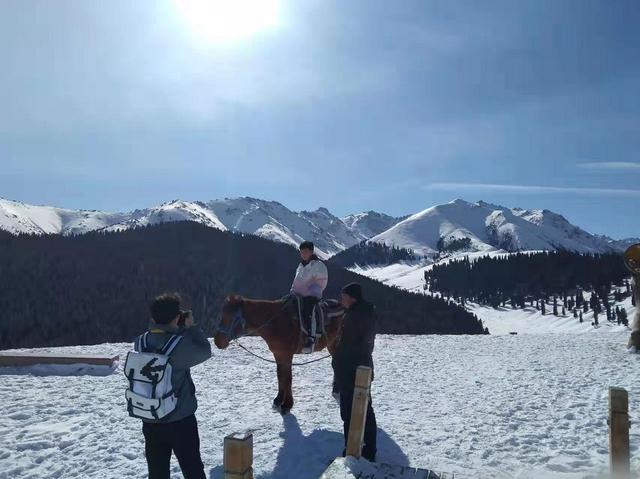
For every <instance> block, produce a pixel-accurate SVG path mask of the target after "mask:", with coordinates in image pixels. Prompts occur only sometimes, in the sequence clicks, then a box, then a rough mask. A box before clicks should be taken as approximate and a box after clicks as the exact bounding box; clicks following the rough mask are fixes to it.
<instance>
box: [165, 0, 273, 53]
mask: <svg viewBox="0 0 640 479" xmlns="http://www.w3.org/2000/svg"><path fill="white" fill-rule="evenodd" d="M174 5H175V9H176V11H177V13H178V15H179V17H180V18H181V20H182V21H183V22H184V24H185V27H186V28H187V29H188V31H189V33H190V34H192V35H193V36H195V37H197V38H198V39H199V40H200V41H203V42H206V43H221V42H230V41H234V40H239V39H242V38H246V37H250V36H252V35H254V34H256V33H260V32H263V31H266V30H270V29H273V28H274V27H277V26H278V23H279V20H280V13H281V12H280V7H281V5H280V0H174Z"/></svg>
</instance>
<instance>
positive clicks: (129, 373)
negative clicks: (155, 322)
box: [124, 331, 182, 420]
mask: <svg viewBox="0 0 640 479" xmlns="http://www.w3.org/2000/svg"><path fill="white" fill-rule="evenodd" d="M148 335H149V332H148V331H147V332H146V333H144V334H143V335H142V336H140V337H138V339H137V340H136V342H135V345H134V349H135V350H134V351H130V352H129V354H127V360H126V362H125V364H124V374H125V376H126V377H127V379H128V380H129V388H128V389H127V391H126V392H125V398H126V399H127V410H128V412H129V416H131V417H136V418H139V419H155V420H160V419H163V418H165V417H167V416H168V415H169V414H171V413H172V412H173V411H174V409H175V408H176V405H177V403H178V396H177V394H176V393H175V392H174V390H173V386H172V384H171V370H172V368H171V364H170V363H169V359H170V358H171V353H173V351H174V350H175V348H176V346H177V345H178V343H179V342H180V340H181V339H182V336H180V335H177V334H174V335H172V336H171V337H170V338H169V339H168V340H167V342H166V343H165V345H164V346H163V347H162V349H161V350H160V351H159V352H157V353H151V352H146V350H147V336H148Z"/></svg>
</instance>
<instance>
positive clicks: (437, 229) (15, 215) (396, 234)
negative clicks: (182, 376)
mask: <svg viewBox="0 0 640 479" xmlns="http://www.w3.org/2000/svg"><path fill="white" fill-rule="evenodd" d="M174 221H193V222H197V223H201V224H204V225H206V226H208V227H211V228H215V229H219V230H221V231H227V230H228V231H233V232H238V233H245V234H253V235H257V236H260V237H263V238H267V239H270V240H273V241H278V242H282V243H286V244H290V245H293V246H296V245H297V244H299V243H300V242H301V241H303V240H311V241H313V242H314V243H315V244H316V248H317V250H318V254H319V255H320V256H322V257H325V258H328V257H331V256H333V255H334V254H336V253H339V252H340V251H344V250H346V249H348V248H350V247H352V246H354V245H357V244H359V243H361V242H362V241H375V242H382V243H385V244H388V245H389V246H398V247H401V248H408V249H411V250H413V251H415V252H416V253H417V254H419V255H427V256H428V255H433V254H436V253H437V252H438V251H439V247H438V245H439V242H440V247H445V248H449V249H451V248H453V249H454V250H455V248H459V247H461V246H462V247H464V248H466V249H468V250H470V251H496V250H505V251H522V250H529V249H534V250H535V249H543V250H545V249H546V250H551V249H571V250H574V251H579V252H584V253H589V252H591V253H593V252H608V251H623V250H624V249H626V247H628V246H629V245H630V244H633V243H636V242H640V239H637V238H625V239H619V240H617V239H612V238H610V237H608V236H603V235H593V234H591V233H588V232H587V231H585V230H583V229H581V228H579V227H578V226H575V225H573V224H571V223H570V222H569V221H568V220H567V219H566V218H565V217H564V216H562V215H560V214H558V213H554V212H552V211H550V210H546V209H544V210H535V209H533V210H532V209H522V208H507V207H504V206H501V205H496V204H492V203H488V202H484V201H478V202H477V203H470V202H468V201H466V200H463V199H455V200H453V201H451V202H449V203H444V204H441V205H434V206H432V207H430V208H427V209H425V210H422V211H419V212H417V213H414V214H413V215H406V216H401V217H394V216H391V215H387V214H385V213H380V212H376V211H372V210H369V211H364V212H361V213H355V214H350V215H347V216H344V217H342V218H340V217H338V216H335V215H333V214H332V213H331V212H330V211H329V209H327V208H326V207H319V208H318V209H316V210H314V211H307V210H302V211H299V212H296V211H292V210H290V209H289V208H287V207H286V206H285V205H283V204H282V203H280V202H277V201H269V200H262V199H259V198H253V197H250V196H244V197H237V198H224V199H214V200H210V201H184V200H179V199H176V200H171V201H167V202H164V203H162V204H160V205H158V206H153V207H150V208H142V209H135V210H133V211H129V212H116V213H108V212H104V211H99V210H74V209H67V208H57V207H53V206H38V205H30V204H27V203H22V202H18V201H13V200H8V199H4V198H0V229H2V230H5V231H8V232H10V233H13V234H62V235H76V234H83V233H87V232H89V231H118V230H126V229H131V228H137V227H143V226H147V225H154V224H158V223H164V222H174Z"/></svg>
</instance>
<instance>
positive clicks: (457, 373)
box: [0, 332, 640, 479]
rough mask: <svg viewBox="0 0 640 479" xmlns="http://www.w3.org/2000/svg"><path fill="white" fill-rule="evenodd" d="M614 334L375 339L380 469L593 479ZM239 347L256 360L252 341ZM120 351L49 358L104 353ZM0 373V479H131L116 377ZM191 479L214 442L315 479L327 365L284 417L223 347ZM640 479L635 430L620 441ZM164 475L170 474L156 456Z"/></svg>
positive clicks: (621, 354)
mask: <svg viewBox="0 0 640 479" xmlns="http://www.w3.org/2000/svg"><path fill="white" fill-rule="evenodd" d="M627 337H628V335H627V334H626V333H621V332H617V333H616V332H611V333H609V334H582V335H567V334H548V335H518V336H438V335H436V336H378V338H377V339H376V348H375V350H374V361H375V366H376V378H375V381H374V382H373V386H372V396H373V405H374V408H375V411H376V415H377V420H378V428H379V429H378V458H379V460H380V461H381V462H387V463H393V464H398V465H412V466H414V467H421V468H431V469H434V470H437V471H447V472H450V473H455V475H456V477H492V478H501V479H509V478H519V479H529V478H557V479H569V478H578V477H592V478H595V477H603V476H604V475H606V473H607V472H608V427H607V421H606V413H607V391H608V387H609V386H619V387H624V388H626V389H627V390H628V391H629V409H630V411H638V408H639V407H640V384H639V383H638V381H637V377H638V373H637V368H638V361H637V360H638V358H637V357H635V356H632V355H630V354H629V353H627V352H626V351H625V348H624V346H625V343H626V341H627ZM242 342H243V345H244V346H246V347H248V348H249V349H250V350H252V351H254V352H256V353H258V354H261V355H268V354H269V351H268V349H267V348H266V345H265V344H264V342H263V341H262V340H261V339H260V338H245V339H243V340H242ZM130 347H131V346H130V345H128V344H102V345H95V346H75V347H68V348H57V349H55V351H57V352H60V351H65V352H71V353H75V354H112V353H113V354H120V355H121V358H124V357H125V355H126V352H127V351H128V350H129V349H130ZM18 372H19V371H15V370H13V371H12V370H8V371H7V370H1V369H0V390H1V391H2V406H1V411H2V414H0V431H2V439H3V442H2V450H0V478H3V479H27V478H36V477H37V478H40V479H48V478H64V479H73V478H104V479H112V478H114V479H115V478H123V477H142V476H143V475H144V473H145V471H146V463H145V458H144V445H143V437H142V431H141V427H140V421H138V420H135V419H132V418H129V417H128V415H127V411H126V404H125V401H124V389H125V388H126V380H125V377H124V375H123V373H122V365H120V367H119V369H118V371H117V372H116V373H114V374H111V375H109V376H102V377H96V376H66V377H61V376H44V377H43V376H37V375H28V374H26V375H25V374H23V375H19V374H17V373H18ZM193 380H194V382H195V384H196V387H197V390H198V402H199V409H198V411H197V413H196V415H197V417H198V421H199V425H200V439H201V451H202V458H203V462H204V464H205V468H206V473H207V477H212V478H219V477H222V474H223V471H222V441H223V438H224V436H225V435H227V434H230V433H233V432H235V431H246V430H251V431H253V434H254V474H255V477H256V479H267V478H269V479H292V478H296V479H315V478H317V477H320V475H321V473H322V470H323V469H324V468H326V467H327V465H328V464H329V462H330V461H331V460H332V459H333V458H335V457H336V456H338V455H339V454H340V453H341V451H342V444H343V443H342V441H343V436H342V422H341V421H340V411H339V408H338V406H337V404H336V403H335V402H334V401H333V399H332V398H331V395H330V394H331V380H332V372H331V363H330V361H326V360H325V361H321V362H318V363H316V364H314V365H311V366H307V367H302V368H296V369H295V371H294V380H293V392H294V395H295V399H296V404H295V406H294V408H293V410H292V412H291V414H289V415H287V416H284V417H282V416H280V415H279V414H277V413H274V412H273V411H272V410H271V399H272V398H273V397H274V396H275V394H276V390H277V383H276V372H275V367H273V366H272V365H268V364H266V363H263V362H261V361H260V360H258V359H255V358H253V357H251V356H249V355H248V354H247V353H246V352H244V351H242V350H241V349H240V348H238V347H236V346H232V347H230V348H229V349H228V350H225V351H218V350H216V351H214V357H213V358H212V359H210V360H209V361H207V362H206V363H204V364H201V365H199V366H197V367H195V368H194V369H193ZM630 444H631V458H632V460H631V467H632V471H633V474H632V476H633V477H638V474H639V473H640V455H639V454H638V453H639V451H640V449H639V448H640V422H638V421H635V420H634V421H632V422H631V429H630ZM171 468H172V475H171V477H172V478H176V479H177V478H179V477H182V476H181V474H180V472H179V469H178V464H177V462H176V461H175V459H172V467H171Z"/></svg>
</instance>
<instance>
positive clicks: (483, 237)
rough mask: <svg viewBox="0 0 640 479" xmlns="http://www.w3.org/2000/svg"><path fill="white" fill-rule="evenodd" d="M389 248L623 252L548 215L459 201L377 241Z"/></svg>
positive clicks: (424, 214) (427, 252)
mask: <svg viewBox="0 0 640 479" xmlns="http://www.w3.org/2000/svg"><path fill="white" fill-rule="evenodd" d="M370 241H378V242H382V243H385V244H387V245H389V246H398V247H402V248H410V249H413V250H414V251H416V252H418V253H420V254H423V255H431V254H434V253H436V252H438V250H439V249H442V248H443V247H444V248H448V249H449V250H452V251H454V252H455V251H456V250H459V251H464V252H470V251H471V252H473V251H479V252H489V251H498V250H504V251H530V250H557V249H566V250H571V251H576V252H580V253H605V252H612V251H620V250H621V249H624V248H623V245H622V244H620V243H618V242H615V241H613V240H611V239H610V238H606V237H602V236H595V235H592V234H590V233H588V232H586V231H584V230H583V229H581V228H579V227H577V226H575V225H572V224H571V223H569V221H567V220H566V218H564V217H563V216H562V215H559V214H557V213H554V212H552V211H549V210H523V209H520V208H513V209H510V208H506V207H504V206H499V205H494V204H490V203H485V202H483V201H480V202H478V203H469V202H467V201H464V200H461V199H457V200H454V201H452V202H450V203H446V204H443V205H437V206H433V207H431V208H428V209H426V210H424V211H421V212H420V213H416V214H414V215H412V216H410V217H409V218H407V219H405V220H404V221H401V222H399V223H398V224H396V225H394V226H393V227H391V228H390V229H388V230H387V231H385V232H383V233H381V234H379V235H377V236H374V237H373V238H372V239H371V240H370Z"/></svg>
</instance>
